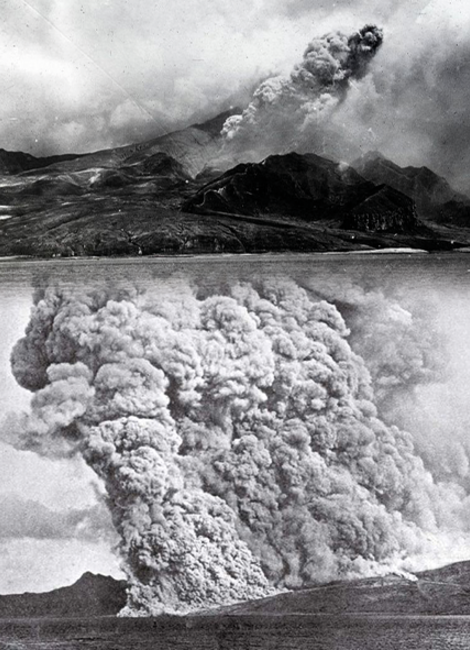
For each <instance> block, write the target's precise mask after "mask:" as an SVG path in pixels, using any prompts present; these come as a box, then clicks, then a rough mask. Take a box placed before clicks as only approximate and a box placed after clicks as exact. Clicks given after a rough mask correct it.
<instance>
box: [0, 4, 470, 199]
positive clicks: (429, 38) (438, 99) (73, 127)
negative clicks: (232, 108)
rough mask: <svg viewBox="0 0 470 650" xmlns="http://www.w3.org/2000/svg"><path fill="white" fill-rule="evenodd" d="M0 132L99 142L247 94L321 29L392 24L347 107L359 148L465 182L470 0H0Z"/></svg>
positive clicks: (169, 124) (35, 149) (10, 136)
mask: <svg viewBox="0 0 470 650" xmlns="http://www.w3.org/2000/svg"><path fill="white" fill-rule="evenodd" d="M0 6H1V11H2V14H1V15H2V25H1V27H0V47H1V50H0V52H1V61H2V64H1V66H0V83H1V87H2V102H1V106H0V146H1V147H3V148H6V149H21V150H26V151H29V152H31V153H34V154H39V155H40V154H47V153H52V152H57V151H62V152H63V151H77V152H83V151H90V150H93V149H98V148H102V147H109V146H113V145H119V144H125V143H129V142H135V141H138V140H141V139H145V138H146V137H150V136H153V135H158V134H160V133H161V132H163V131H164V130H165V129H166V130H171V129H172V128H175V127H177V126H179V125H185V124H187V123H189V122H191V121H192V120H193V119H200V118H201V117H205V116H210V115H213V114H215V113H217V112H218V111H219V110H221V109H224V108H226V107H227V106H228V105H230V104H231V103H232V104H235V103H236V104H243V103H244V102H246V101H247V99H248V96H249V91H250V90H251V89H252V88H253V84H254V83H256V81H258V80H260V79H261V78H263V77H265V76H266V75H269V74H271V73H276V72H286V71H288V70H290V69H291V68H292V65H293V64H295V62H297V61H299V60H300V59H301V57H302V53H303V51H304V49H305V47H306V45H307V43H308V42H309V40H310V39H311V38H312V37H313V36H315V35H322V34H323V33H324V32H325V31H329V30H331V29H341V30H344V31H346V32H348V33H349V32H350V31H351V30H354V29H358V28H360V27H362V26H363V25H364V24H365V23H370V22H372V23H377V24H379V25H380V26H382V27H383V28H384V32H385V42H384V46H383V48H382V51H381V53H380V54H379V56H377V57H376V59H375V60H374V63H373V66H372V69H371V75H370V77H369V78H368V79H365V80H363V81H362V82H361V84H360V85H359V87H358V88H356V89H355V92H353V93H352V94H351V97H350V100H349V101H348V102H346V104H345V106H344V107H343V109H342V114H341V119H342V124H343V125H344V126H345V127H346V128H347V129H349V131H351V133H352V134H353V135H354V138H355V140H356V141H357V142H360V143H361V144H362V146H363V147H364V148H379V147H380V148H381V149H382V150H384V153H385V154H388V155H391V156H394V157H395V158H398V159H399V160H398V162H401V163H407V162H410V163H412V164H418V163H419V164H422V162H423V161H424V162H426V163H428V164H431V165H434V167H436V166H437V167H439V169H438V171H441V172H442V173H446V174H447V175H449V176H451V177H452V180H455V182H456V183H457V184H458V185H459V186H462V187H463V186H465V187H466V186H468V185H469V184H470V182H469V180H468V178H467V174H466V172H465V171H464V170H463V165H466V164H467V163H468V162H470V152H469V151H468V148H467V145H466V140H468V138H467V137H466V136H467V134H468V131H469V129H470V108H469V105H470V102H469V101H468V92H469V91H468V88H469V87H470V84H469V83H468V82H469V78H468V77H469V74H470V72H469V66H468V65H467V64H468V62H469V57H470V48H469V45H470V29H469V26H470V8H469V5H468V3H467V2H466V0H431V1H428V0H406V1H405V0H398V1H397V0H337V1H336V2H330V1H327V0H214V1H213V2H206V3H203V4H201V3H200V2H198V1H197V0H173V1H172V2H168V1H167V0H153V1H152V2H149V0H133V2H129V0H101V1H100V2H96V1H95V0H81V1H76V0H17V1H16V2H10V1H8V0H0Z"/></svg>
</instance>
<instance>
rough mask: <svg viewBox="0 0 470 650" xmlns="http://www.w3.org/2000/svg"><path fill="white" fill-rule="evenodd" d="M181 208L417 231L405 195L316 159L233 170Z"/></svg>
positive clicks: (273, 159)
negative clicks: (331, 221)
mask: <svg viewBox="0 0 470 650" xmlns="http://www.w3.org/2000/svg"><path fill="white" fill-rule="evenodd" d="M184 207H185V209H187V210H190V211H194V212H201V213H210V212H223V213H236V214H242V215H250V216H257V215H263V214H264V215H266V214H282V215H291V216H296V217H299V218H300V219H302V220H304V221H308V222H311V221H319V220H335V221H336V222H337V223H338V225H339V226H341V227H344V228H347V229H353V230H359V231H370V232H376V231H388V232H395V233H411V232H413V233H414V232H416V231H417V229H418V226H419V223H418V219H417V215H416V211H415V208H414V205H413V202H412V201H411V200H410V199H409V198H408V197H407V196H405V195H403V194H402V193H400V192H398V191H396V190H393V189H391V188H389V187H387V186H384V185H381V186H379V187H377V186H376V185H375V184H374V183H371V182H370V181H366V180H364V178H362V177H361V176H360V175H359V174H358V173H357V172H356V171H355V170H354V169H353V168H351V167H349V166H347V165H343V164H339V163H336V162H333V161H331V160H328V159H327V158H322V157H321V156H317V155H315V154H304V155H300V154H297V153H290V154H286V155H282V156H269V157H268V158H266V159H265V160H263V161H262V162H261V163H249V164H242V165H238V166H237V167H235V168H234V169H231V170H229V171H228V172H226V173H225V174H223V175H222V176H220V177H219V178H217V179H215V180H214V181H212V182H210V183H208V184H207V185H205V186H204V187H203V188H201V189H200V190H199V192H197V194H196V195H195V196H194V197H193V198H191V199H190V200H189V201H188V202H186V204H185V206H184Z"/></svg>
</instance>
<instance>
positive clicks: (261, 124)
mask: <svg viewBox="0 0 470 650" xmlns="http://www.w3.org/2000/svg"><path fill="white" fill-rule="evenodd" d="M382 41H383V33H382V30H381V29H380V28H378V27H376V26H375V25H365V26H364V27H363V28H362V29H360V30H359V31H358V32H355V33H353V34H351V35H349V36H348V35H346V34H343V33H341V32H332V33H329V34H326V35H324V36H322V37H316V38H314V39H313V40H312V41H311V43H309V45H308V47H307V49H306V50H305V52H304V55H303V59H302V61H301V62H300V63H299V64H297V65H296V66H295V67H294V69H293V70H292V72H291V73H290V75H289V76H275V77H270V78H268V79H266V80H265V81H263V82H262V83H261V84H260V86H259V87H258V88H257V89H256V90H255V92H254V94H253V98H252V100H251V102H250V104H249V105H248V106H247V108H245V110H244V111H243V113H242V114H241V115H234V116H231V117H229V118H228V119H227V121H226V122H225V124H224V127H223V129H222V135H223V136H224V137H225V139H226V151H225V155H226V156H229V155H230V154H232V155H234V154H236V152H237V151H243V152H244V155H245V157H246V155H248V152H249V151H252V153H253V155H254V156H255V157H258V158H259V157H262V156H264V155H267V154H270V153H271V154H272V153H279V152H282V151H284V150H286V149H293V148H295V147H298V146H301V145H302V142H303V141H308V142H309V143H310V145H311V144H312V136H313V137H315V134H316V133H317V132H318V133H317V136H318V137H319V138H320V139H321V133H320V131H321V126H320V125H321V124H322V123H324V121H325V120H326V118H327V117H328V116H329V115H331V112H332V111H333V110H334V109H335V108H336V107H337V106H338V105H339V104H340V103H341V102H342V101H343V100H344V99H345V98H346V95H347V92H348V90H349V87H350V84H351V81H354V80H359V79H361V78H362V77H363V76H364V75H365V74H366V73H367V69H368V66H369V64H370V62H371V60H372V59H373V57H374V56H375V54H376V53H377V50H378V49H379V48H380V46H381V45H382Z"/></svg>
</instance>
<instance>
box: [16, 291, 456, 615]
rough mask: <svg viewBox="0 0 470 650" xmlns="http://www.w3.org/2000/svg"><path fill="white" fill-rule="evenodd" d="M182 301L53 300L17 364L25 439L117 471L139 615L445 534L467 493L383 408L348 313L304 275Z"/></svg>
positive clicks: (418, 545) (261, 589)
mask: <svg viewBox="0 0 470 650" xmlns="http://www.w3.org/2000/svg"><path fill="white" fill-rule="evenodd" d="M170 296H171V290H168V288H166V287H165V283H164V282H163V283H160V287H159V288H158V289H155V290H154V291H152V290H149V291H141V290H136V289H132V290H129V289H127V290H122V289H112V288H108V289H102V290H90V291H84V292H80V291H72V290H65V289H54V288H48V289H46V290H38V291H37V292H36V296H35V307H34V310H33V313H32V317H31V321H30V324H29V326H28V328H27V332H26V336H25V337H24V338H23V339H22V340H21V341H19V342H18V344H17V345H16V347H15V349H14V351H13V355H12V367H13V371H14V374H15V376H16V378H17V380H18V381H19V383H20V384H21V385H23V386H25V387H27V388H29V389H30V390H33V391H34V396H33V400H32V412H31V415H29V416H28V417H26V418H25V419H24V420H23V421H22V422H19V423H17V426H16V429H15V431H14V432H13V433H12V436H14V440H13V442H14V444H16V446H18V447H20V448H28V449H34V450H36V451H37V452H39V453H42V454H47V455H51V456H56V457H57V456H60V455H68V454H71V453H77V452H79V453H81V454H82V455H83V456H84V458H85V460H86V461H87V462H88V463H89V464H90V466H91V467H92V468H93V469H94V470H95V471H96V472H97V474H98V475H99V476H100V477H101V478H102V479H103V481H104V484H105V486H106V490H107V494H108V504H109V508H110V512H111V515H112V518H113V522H114V526H115V528H116V530H117V532H118V533H119V536H120V539H121V543H120V550H121V554H122V556H123V558H124V559H125V561H126V566H127V571H128V573H129V577H130V580H131V583H132V587H131V590H130V594H129V604H128V611H129V612H130V613H156V612H159V611H162V610H167V611H187V610H190V609H194V608H197V607H204V606H211V605H218V604H221V603H227V602H231V601H236V600H244V599H247V598H254V597H258V596H262V595H266V594H268V593H271V592H272V590H273V589H283V588H289V587H292V586H296V585H304V584H311V583H314V582H316V581H318V580H322V579H328V578H332V577H336V576H339V575H343V576H347V575H354V574H358V573H361V572H363V571H364V570H367V567H368V568H369V570H370V569H371V568H373V567H375V568H376V570H377V567H378V566H379V565H380V563H387V562H391V563H393V561H394V558H397V557H400V555H402V554H413V553H419V552H420V550H422V548H423V546H425V544H426V542H425V535H426V531H427V532H432V533H437V532H438V531H439V526H445V525H446V523H447V522H446V520H445V517H444V518H443V512H444V511H445V504H446V503H448V502H449V498H448V497H449V494H450V495H452V497H454V496H455V495H454V491H453V488H442V486H441V487H439V486H437V485H435V484H434V483H433V480H432V477H431V475H430V474H429V472H428V471H426V470H425V468H424V467H423V464H422V462H421V460H420V459H419V458H418V457H417V456H416V454H415V451H414V448H413V443H412V440H411V438H410V436H409V435H408V434H406V433H405V432H403V431H401V430H399V429H398V428H397V427H395V426H390V425H386V424H385V423H384V422H383V421H381V420H380V419H379V417H378V416H377V409H376V407H375V405H374V393H373V389H372V385H371V378H370V375H369V372H368V370H367V369H366V367H365V365H364V362H363V360H362V359H361V357H359V356H358V355H357V354H356V353H354V352H353V351H352V349H351V347H350V345H349V343H348V338H349V337H350V332H349V330H348V328H347V327H346V324H345V322H344V320H343V318H342V316H341V314H340V313H339V311H338V310H337V308H336V307H334V306H333V305H332V304H331V303H328V302H326V301H325V300H319V299H318V298H315V297H314V294H313V293H311V292H308V291H306V290H305V289H302V288H301V287H299V286H298V285H296V284H295V283H294V282H292V281H282V282H281V281H272V282H255V283H231V285H230V286H226V287H225V289H223V290H222V289H221V288H219V289H217V288H214V289H213V290H207V288H201V290H200V291H199V292H198V290H197V289H196V290H195V291H191V289H190V287H189V286H187V287H186V289H185V290H184V291H183V292H182V294H181V295H180V296H179V298H177V297H175V296H173V297H170ZM398 314H399V316H400V317H402V318H403V317H404V315H403V314H401V313H400V312H398ZM405 320H406V314H405ZM447 516H448V517H449V518H452V516H453V513H452V512H451V511H449V512H448V513H447Z"/></svg>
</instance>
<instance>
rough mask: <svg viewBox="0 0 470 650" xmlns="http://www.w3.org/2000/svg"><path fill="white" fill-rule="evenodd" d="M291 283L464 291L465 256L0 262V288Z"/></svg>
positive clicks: (469, 264)
mask: <svg viewBox="0 0 470 650" xmlns="http://www.w3.org/2000/svg"><path fill="white" fill-rule="evenodd" d="M285 276H289V277H292V278H293V279H296V280H303V279H305V278H315V279H316V280H317V281H318V283H319V284H321V283H322V282H325V281H326V280H329V279H331V278H334V279H336V281H338V282H339V283H341V282H342V281H347V280H351V281H354V282H358V283H359V284H363V285H364V286H368V285H370V284H371V283H373V284H374V285H375V284H378V285H380V284H384V285H388V284H390V283H392V282H393V283H397V284H398V285H401V284H404V285H409V284H411V285H415V286H416V285H420V286H424V287H429V288H433V287H445V286H447V285H449V284H452V285H454V286H455V285H458V286H461V287H467V286H468V287H470V254H469V253H442V254H427V253H413V254H408V253H399V254H396V253H395V254H394V253H367V254H354V253H331V254H278V255H220V256H216V255H211V256H208V255H203V256H199V257H140V258H115V259H110V258H107V259H106V258H78V259H61V260H27V259H24V260H22V259H8V258H4V259H0V287H1V291H2V293H3V294H4V293H5V292H7V291H8V289H9V288H12V289H13V290H14V289H17V288H18V287H30V286H35V285H38V284H44V283H47V282H53V283H56V282H59V283H61V284H63V285H65V286H67V285H69V286H84V285H85V286H89V285H96V284H99V283H101V282H115V283H117V282H119V283H126V282H129V281H132V282H136V281H137V282H140V283H141V284H147V283H148V284H152V283H154V282H155V281H156V280H158V279H162V278H167V279H168V278H175V279H176V278H185V279H187V278H191V279H193V280H195V281H197V282H201V283H208V284H212V283H214V282H217V283H220V282H223V281H227V282H229V281H232V280H233V279H234V278H236V279H239V280H249V279H251V278H253V277H265V278H266V277H272V278H280V277H285Z"/></svg>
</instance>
